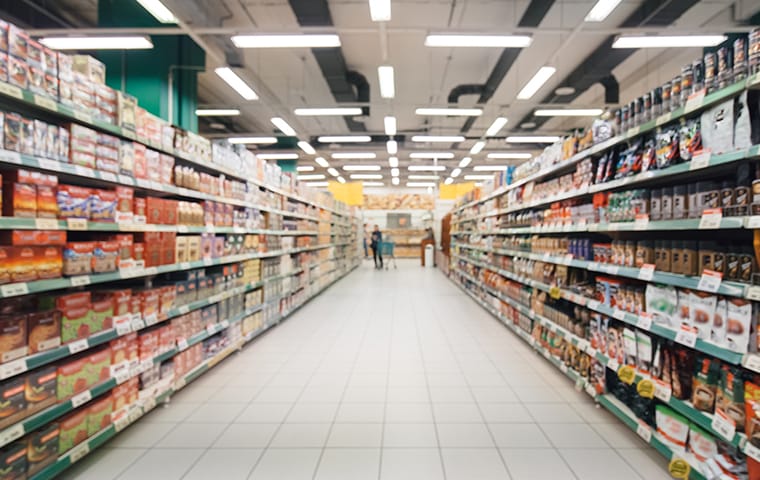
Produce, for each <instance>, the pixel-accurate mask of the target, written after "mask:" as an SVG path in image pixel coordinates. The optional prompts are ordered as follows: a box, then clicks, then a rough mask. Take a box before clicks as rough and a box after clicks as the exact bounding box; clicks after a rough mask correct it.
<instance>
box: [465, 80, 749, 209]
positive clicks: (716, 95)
mask: <svg viewBox="0 0 760 480" xmlns="http://www.w3.org/2000/svg"><path fill="white" fill-rule="evenodd" d="M758 82H760V80H758V75H757V74H755V75H753V76H751V77H749V78H747V80H746V81H741V82H737V83H734V84H733V85H729V86H728V87H726V88H723V89H720V90H718V91H716V92H713V93H711V94H709V95H705V97H704V98H703V99H702V101H701V102H697V103H695V104H693V105H690V108H689V110H688V111H687V110H686V107H685V106H684V107H681V108H679V109H677V110H675V111H673V112H669V113H666V114H664V115H660V116H659V117H657V118H655V119H654V120H650V121H649V122H647V123H644V124H642V125H639V126H637V127H633V128H629V129H628V130H626V132H625V133H622V134H620V135H617V136H615V137H613V138H610V139H609V140H605V141H604V142H601V143H598V144H596V145H594V146H592V147H590V148H588V149H586V150H584V151H582V152H579V153H576V154H575V155H573V156H572V157H570V158H569V159H567V160H565V161H563V162H560V163H558V164H556V165H552V166H551V167H549V168H546V169H544V170H542V171H539V172H536V173H534V174H532V175H528V176H527V177H525V178H522V179H520V180H517V181H516V182H514V183H511V184H509V185H506V186H504V187H501V188H499V189H497V190H495V191H493V192H491V193H489V194H488V195H486V196H485V197H483V198H481V199H478V200H475V201H472V202H468V203H466V204H464V205H461V206H459V207H456V208H455V209H454V211H455V212H458V211H460V210H464V209H466V208H469V207H472V206H475V205H478V204H480V203H483V202H486V201H488V200H491V199H493V198H496V197H498V196H500V195H503V194H504V193H506V192H508V191H510V190H513V189H515V188H517V187H519V186H521V185H525V184H526V183H528V182H531V181H533V180H538V179H541V178H544V177H547V176H549V175H552V174H554V173H556V172H558V171H561V170H563V169H565V168H568V167H570V166H573V165H575V164H576V163H578V162H580V161H581V160H583V159H585V158H588V157H590V156H593V155H597V154H599V153H602V152H603V151H605V150H607V149H609V148H612V147H614V146H617V145H619V144H622V143H623V142H626V141H628V140H630V139H632V138H635V137H637V136H639V135H641V134H643V133H648V132H651V131H653V130H655V129H657V128H658V127H660V126H662V125H665V124H668V123H672V122H675V121H677V120H680V119H681V118H683V117H685V116H687V115H691V114H693V113H695V112H698V111H700V110H702V109H705V108H708V107H710V106H712V105H715V104H717V103H720V102H722V101H724V100H727V99H729V98H732V97H734V96H736V95H738V94H740V93H741V92H742V91H743V90H745V89H747V88H752V89H754V88H757V85H758Z"/></svg>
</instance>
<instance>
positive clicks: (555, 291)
mask: <svg viewBox="0 0 760 480" xmlns="http://www.w3.org/2000/svg"><path fill="white" fill-rule="evenodd" d="M561 295H562V290H560V288H559V287H551V288H550V289H549V296H550V297H552V298H553V299H554V300H559V298H560V296H561Z"/></svg>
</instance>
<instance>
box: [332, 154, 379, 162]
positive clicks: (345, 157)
mask: <svg viewBox="0 0 760 480" xmlns="http://www.w3.org/2000/svg"><path fill="white" fill-rule="evenodd" d="M330 156H331V157H332V158H334V159H336V160H341V159H342V160H352V159H363V158H364V159H373V158H377V154H376V153H373V152H352V153H333V154H332V155H330Z"/></svg>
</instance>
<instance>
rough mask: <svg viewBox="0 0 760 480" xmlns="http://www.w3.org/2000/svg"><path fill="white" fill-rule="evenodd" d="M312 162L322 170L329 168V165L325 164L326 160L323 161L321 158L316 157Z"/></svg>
mask: <svg viewBox="0 0 760 480" xmlns="http://www.w3.org/2000/svg"><path fill="white" fill-rule="evenodd" d="M314 161H315V162H317V165H319V166H320V167H322V168H329V167H330V164H329V163H327V160H325V159H324V158H322V157H317V158H315V159H314Z"/></svg>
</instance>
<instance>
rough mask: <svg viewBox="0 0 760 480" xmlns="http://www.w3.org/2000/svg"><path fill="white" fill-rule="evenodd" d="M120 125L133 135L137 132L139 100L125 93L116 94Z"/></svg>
mask: <svg viewBox="0 0 760 480" xmlns="http://www.w3.org/2000/svg"><path fill="white" fill-rule="evenodd" d="M116 95H117V97H116V102H117V111H118V124H119V127H121V128H122V129H124V130H127V131H129V132H131V133H133V134H134V133H135V132H136V131H137V99H136V98H135V97H133V96H131V95H129V94H126V93H124V92H120V91H119V92H116Z"/></svg>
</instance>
